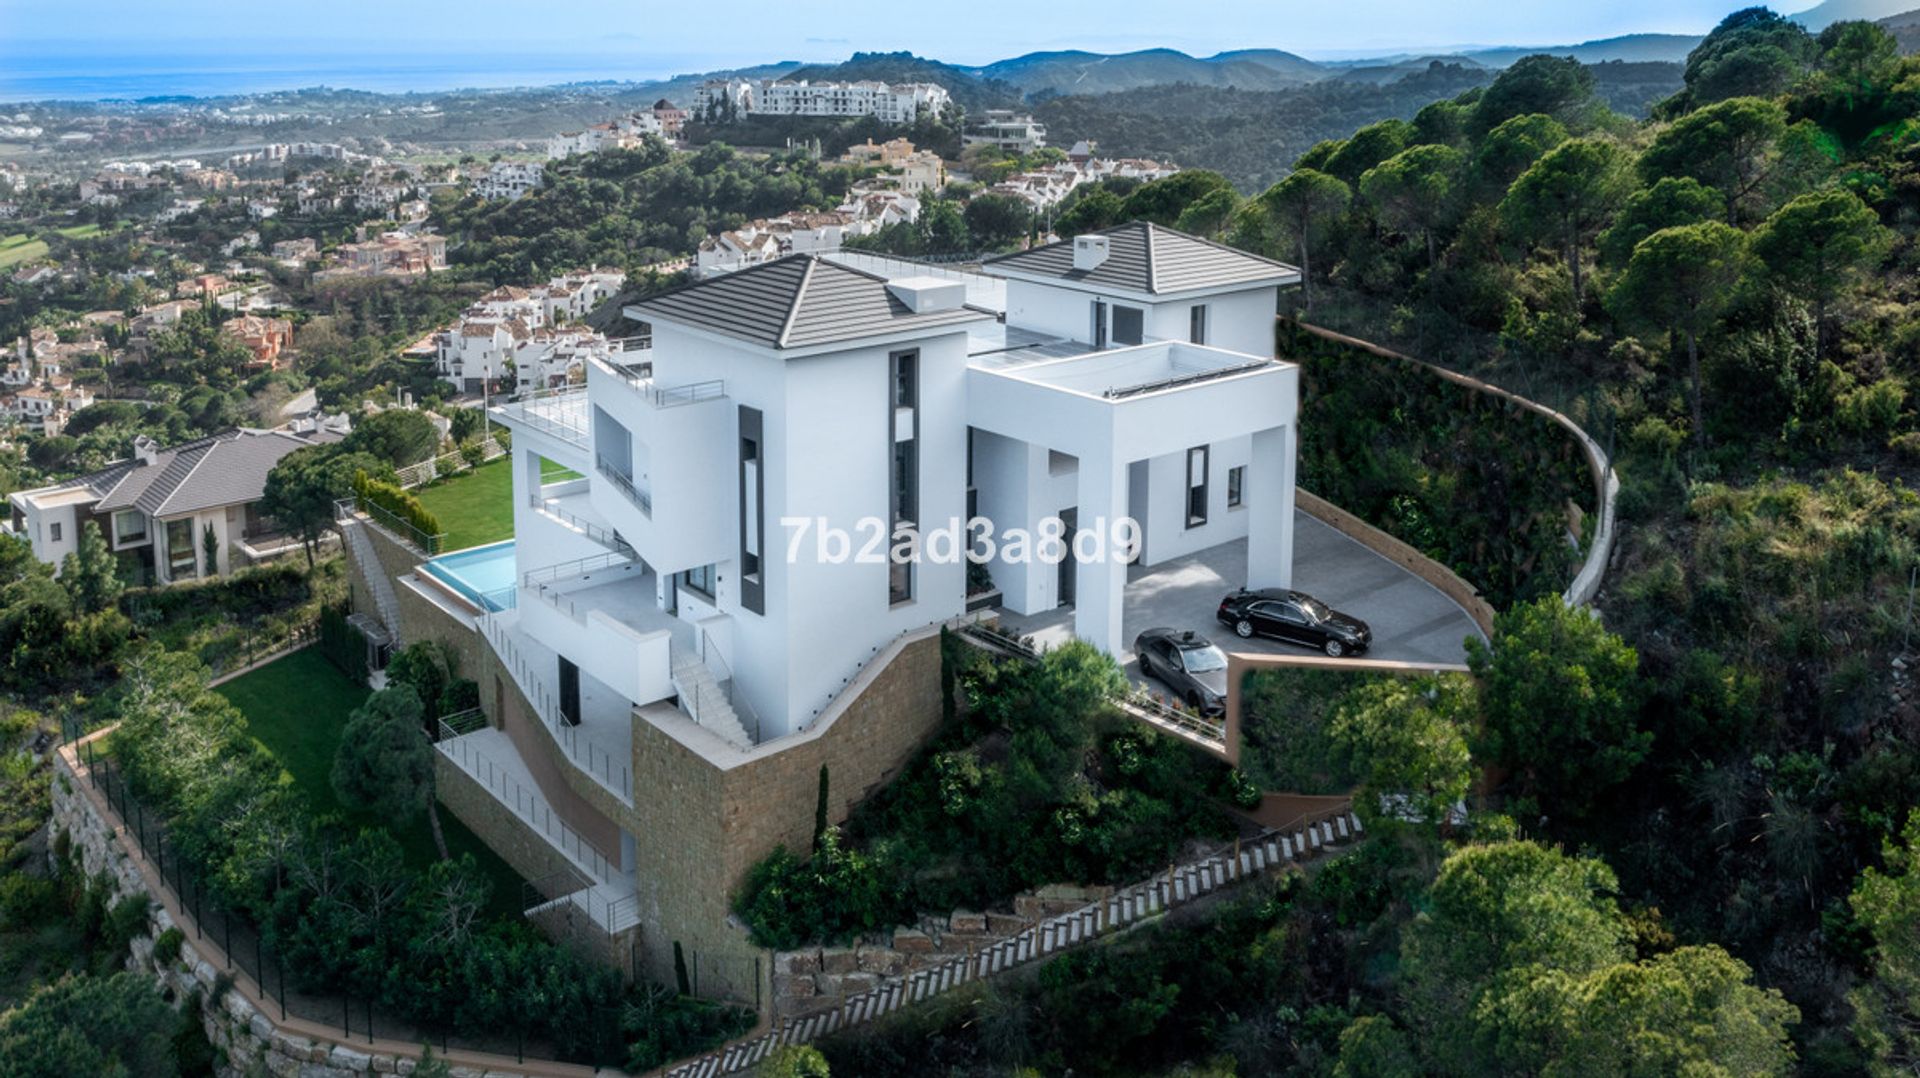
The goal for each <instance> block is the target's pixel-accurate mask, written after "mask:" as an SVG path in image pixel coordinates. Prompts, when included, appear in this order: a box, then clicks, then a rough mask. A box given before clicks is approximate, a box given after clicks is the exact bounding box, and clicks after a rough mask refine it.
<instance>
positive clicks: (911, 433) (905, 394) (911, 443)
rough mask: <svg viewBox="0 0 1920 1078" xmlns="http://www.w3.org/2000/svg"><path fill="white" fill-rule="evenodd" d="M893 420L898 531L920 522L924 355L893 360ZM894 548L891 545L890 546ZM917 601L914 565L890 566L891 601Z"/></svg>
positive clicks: (891, 490) (893, 510) (893, 505)
mask: <svg viewBox="0 0 1920 1078" xmlns="http://www.w3.org/2000/svg"><path fill="white" fill-rule="evenodd" d="M888 362H889V364H890V366H891V368H892V369H891V370H890V371H889V372H888V376H889V378H890V379H891V384H892V387H893V388H892V400H893V408H892V410H891V411H892V417H891V420H890V423H889V427H890V430H889V432H888V435H889V442H890V444H889V450H890V452H889V457H890V460H889V463H888V472H889V482H888V502H889V506H888V508H889V510H890V516H891V518H892V522H893V527H894V529H896V530H897V529H898V528H899V527H900V526H901V525H907V526H909V527H911V526H914V525H916V524H918V523H919V520H920V353H919V352H917V351H907V352H895V353H894V354H893V355H892V356H890V357H889V359H888ZM889 545H891V543H890V544H889ZM912 599H913V565H912V564H911V563H895V562H893V561H891V560H889V562H888V573H887V601H888V602H889V603H904V602H910V601H912Z"/></svg>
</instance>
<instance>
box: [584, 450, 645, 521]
mask: <svg viewBox="0 0 1920 1078" xmlns="http://www.w3.org/2000/svg"><path fill="white" fill-rule="evenodd" d="M593 470H594V471H596V472H599V473H600V476H601V478H603V479H606V480H607V481H608V482H610V483H612V484H613V485H614V487H616V488H617V489H618V490H619V491H620V493H622V494H624V495H626V496H627V500H628V501H630V502H632V503H633V504H634V505H636V506H638V507H639V509H640V511H641V512H642V513H645V514H646V515H647V516H648V517H649V518H651V517H652V516H653V495H652V494H651V493H649V492H647V491H643V490H640V489H639V488H637V487H635V486H634V485H633V477H632V476H629V475H627V474H626V473H625V472H621V471H617V470H616V469H615V468H614V466H613V464H612V463H611V462H609V461H607V460H605V459H600V460H595V461H594V462H593Z"/></svg>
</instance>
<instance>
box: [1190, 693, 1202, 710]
mask: <svg viewBox="0 0 1920 1078" xmlns="http://www.w3.org/2000/svg"><path fill="white" fill-rule="evenodd" d="M1187 706H1188V707H1190V708H1192V709H1193V710H1194V712H1195V713H1196V714H1198V713H1199V712H1200V710H1201V707H1200V694H1199V693H1197V692H1189V693H1187Z"/></svg>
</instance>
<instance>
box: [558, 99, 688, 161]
mask: <svg viewBox="0 0 1920 1078" xmlns="http://www.w3.org/2000/svg"><path fill="white" fill-rule="evenodd" d="M648 135H653V136H655V137H658V138H665V137H667V128H666V125H665V124H664V123H662V122H661V121H660V117H659V116H658V115H656V114H655V113H653V112H651V111H641V112H635V113H632V114H631V115H627V116H622V117H620V118H619V119H617V120H612V121H609V122H607V123H603V124H594V125H592V126H591V127H588V128H586V129H585V130H581V131H564V132H561V133H560V134H558V135H555V136H553V137H552V138H550V139H548V140H547V159H548V160H550V161H558V160H560V159H562V158H566V157H572V156H574V155H575V154H591V153H600V152H601V151H603V150H614V149H631V148H633V147H635V146H638V145H640V142H641V140H642V139H644V138H646V137H647V136H648Z"/></svg>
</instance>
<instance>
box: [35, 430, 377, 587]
mask: <svg viewBox="0 0 1920 1078" xmlns="http://www.w3.org/2000/svg"><path fill="white" fill-rule="evenodd" d="M339 437H340V434H339V432H338V431H337V430H334V429H322V430H315V431H313V432H310V433H307V434H294V433H291V432H288V431H275V430H250V429H244V428H242V429H236V430H229V431H224V432H222V433H220V434H213V435H209V436H207V437H205V438H196V439H194V440H193V441H190V442H184V443H182V444H180V445H177V446H173V447H171V448H166V449H162V448H160V447H159V446H158V445H156V444H155V443H154V442H153V440H152V439H149V438H146V437H144V436H143V437H140V438H136V439H134V444H133V455H132V456H131V457H129V458H127V459H126V460H123V461H119V462H117V463H115V464H110V465H108V466H107V467H105V468H102V469H101V470H99V471H97V472H93V473H91V474H89V475H83V476H80V477H78V478H75V479H69V480H67V481H66V482H64V483H56V484H54V485H52V486H47V487H40V488H38V489H35V490H20V491H15V492H14V493H12V494H10V495H8V496H7V502H8V506H9V508H10V509H11V514H10V519H9V521H8V528H9V530H11V531H12V532H13V533H14V534H15V535H18V536H20V537H22V538H24V539H26V541H27V542H28V543H29V544H30V545H31V546H32V548H33V556H34V557H36V558H38V559H40V560H41V561H43V562H46V563H48V564H49V565H53V566H55V567H56V568H57V567H58V566H59V565H60V561H61V559H63V558H65V557H66V556H67V555H68V554H70V553H72V552H73V551H74V550H75V549H76V548H77V546H78V545H79V540H80V529H81V527H82V526H83V525H84V524H86V523H87V522H89V521H92V522H93V523H95V524H98V525H99V527H100V534H101V535H102V536H103V537H104V538H105V539H106V540H107V544H108V546H109V547H111V548H112V550H113V551H114V553H116V554H118V555H119V556H120V557H121V558H122V559H124V560H126V561H129V562H131V563H133V564H134V565H135V566H136V567H137V569H138V572H137V573H136V575H137V576H139V577H140V578H141V579H144V580H150V581H152V582H153V583H156V584H173V583H177V582H179V581H182V580H196V579H199V578H201V577H204V576H206V575H208V573H207V565H206V532H207V529H208V528H209V527H211V528H212V530H213V535H214V541H215V542H216V543H217V544H218V550H217V552H216V555H215V559H214V567H213V568H214V573H215V574H216V575H224V574H226V573H229V572H231V571H233V570H234V569H236V568H239V567H242V566H245V565H251V564H255V563H257V562H261V561H266V560H269V559H271V558H274V557H278V556H280V555H282V554H285V553H288V552H290V551H293V550H297V549H298V548H299V546H300V543H299V540H297V539H295V538H293V537H291V536H288V535H285V534H283V533H282V532H281V531H280V529H279V527H278V526H277V525H276V524H275V523H274V522H273V520H272V519H271V518H268V517H265V516H263V515H262V514H261V512H260V505H259V503H260V495H261V491H262V490H263V489H264V487H265V486H266V482H267V473H268V472H270V471H272V470H273V466H274V465H275V464H278V463H279V462H280V458H282V457H284V456H286V455H287V454H288V453H291V452H293V451H294V450H296V449H299V448H301V447H302V446H308V445H315V444H319V443H322V442H331V441H337V440H338V439H339Z"/></svg>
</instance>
